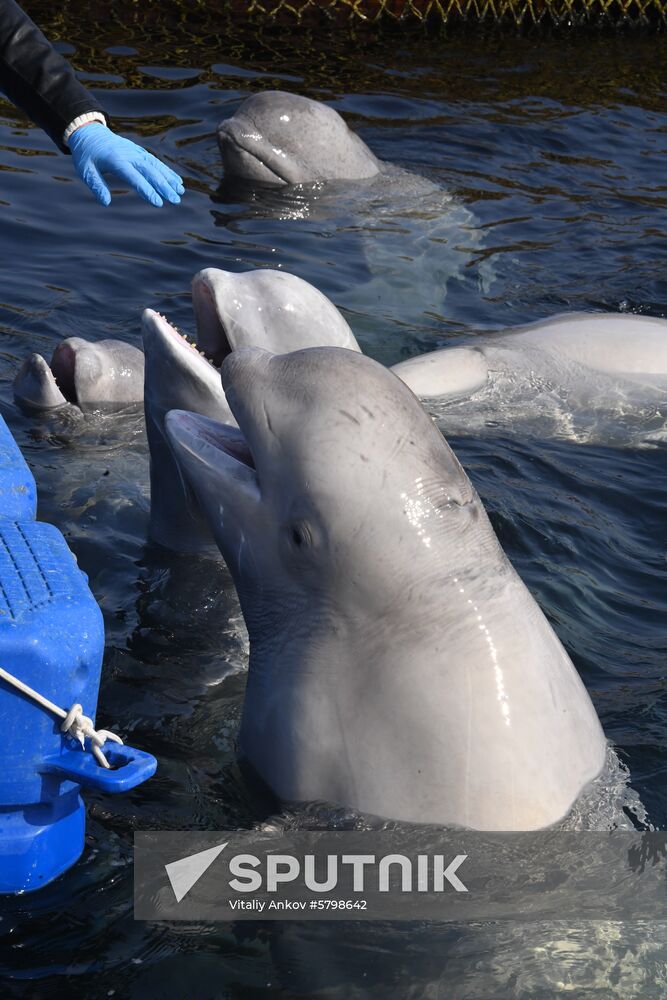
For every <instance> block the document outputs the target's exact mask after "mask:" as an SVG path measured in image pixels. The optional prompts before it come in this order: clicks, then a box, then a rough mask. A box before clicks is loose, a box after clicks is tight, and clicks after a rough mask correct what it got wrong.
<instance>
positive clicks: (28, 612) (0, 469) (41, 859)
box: [0, 418, 157, 893]
mask: <svg viewBox="0 0 667 1000" xmlns="http://www.w3.org/2000/svg"><path fill="white" fill-rule="evenodd" d="M35 511H36V487H35V481H34V478H33V476H32V474H31V472H30V470H29V469H28V466H27V465H26V463H25V461H24V459H23V456H22V455H21V452H20V450H19V448H18V446H17V445H16V442H15V441H14V439H13V437H12V436H11V434H10V432H9V430H8V429H7V426H6V424H5V423H4V421H3V420H2V418H0V668H2V669H3V670H5V671H8V672H9V673H10V674H12V675H13V676H14V677H15V678H17V679H18V680H20V681H21V682H22V683H23V684H24V685H27V686H28V688H30V689H32V691H33V692H34V693H37V694H39V695H41V696H42V697H43V698H46V699H48V701H49V702H51V703H52V709H53V710H49V709H48V708H45V707H44V706H43V705H42V704H39V703H38V701H36V700H35V697H34V696H33V695H31V694H30V693H25V692H23V691H20V690H17V688H16V687H15V686H14V685H13V684H12V683H9V682H8V681H7V680H6V679H4V678H2V677H0V893H16V892H27V891H30V890H33V889H39V888H41V887H42V886H44V885H46V884H47V883H48V882H50V881H52V880H53V879H54V878H56V877H57V876H58V875H60V874H61V873H62V872H64V871H65V870H66V869H67V868H69V867H70V866H71V865H73V864H74V863H75V861H77V859H78V858H79V856H80V855H81V852H82V851H83V845H84V833H85V809H84V804H83V800H82V798H81V795H80V792H81V789H82V788H85V787H88V788H95V789H97V790H99V791H104V792H123V791H126V790H127V789H129V788H133V787H134V786H135V785H138V784H140V783H141V782H142V781H145V780H146V778H149V777H150V776H151V775H152V774H153V773H154V772H155V769H156V767H157V762H156V760H155V758H154V757H153V756H152V755H151V754H148V753H144V752H143V751H141V750H136V749H134V748H133V747H128V746H125V745H122V744H120V743H115V742H111V740H109V739H108V740H107V741H106V742H105V743H104V744H103V746H102V747H101V748H100V749H101V754H100V749H98V750H95V747H96V743H97V744H99V741H98V740H97V734H96V733H95V731H94V729H93V727H94V719H95V710H96V707H97V694H98V689H99V684H100V673H101V669H102V655H103V652H104V625H103V621H102V614H101V612H100V609H99V607H98V606H97V604H96V602H95V600H94V598H93V596H92V594H91V592H90V590H89V588H88V583H87V578H86V576H85V575H84V574H83V573H82V572H81V570H79V568H78V567H77V564H76V560H75V558H74V556H73V555H72V553H71V552H70V550H69V548H68V547H67V544H66V542H65V540H64V538H63V536H62V535H61V534H60V532H59V531H58V530H57V529H56V528H54V527H53V526H52V525H50V524H43V523H40V522H38V521H35ZM72 706H74V708H73V710H72V712H70V711H69V710H70V708H72ZM79 706H80V707H79ZM59 709H60V713H59V714H58V710H59ZM63 710H64V711H63ZM64 714H67V715H68V719H67V720H66V723H65V724H67V723H68V722H71V721H72V719H73V718H74V717H75V716H76V719H75V721H74V724H73V725H72V726H70V729H69V731H68V732H63V731H62V729H61V727H62V725H63V718H62V716H63V715H64ZM86 717H87V718H86ZM91 732H92V734H93V736H92V740H91ZM105 735H106V734H105V733H102V734H101V736H102V738H104V736H105ZM75 736H78V739H76V738H75ZM112 738H113V737H112ZM91 750H92V751H94V752H91ZM95 752H96V753H97V757H96V756H95ZM102 754H103V756H102ZM98 758H99V759H98ZM105 760H106V762H107V763H108V767H105V766H103V763H100V761H102V762H104V761H105Z"/></svg>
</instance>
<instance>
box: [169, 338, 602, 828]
mask: <svg viewBox="0 0 667 1000" xmlns="http://www.w3.org/2000/svg"><path fill="white" fill-rule="evenodd" d="M221 378H222V385H223V388H224V392H225V397H226V400H227V403H228V405H229V407H230V409H231V412H232V414H233V417H234V421H235V423H234V424H233V425H232V424H231V423H228V422H221V421H219V420H214V419H211V418H208V417H206V416H201V415H197V414H193V413H189V412H187V411H172V412H170V413H168V414H167V416H166V419H165V427H166V432H167V436H168V438H169V441H170V442H171V445H172V447H173V449H174V453H175V455H176V458H177V461H178V464H179V467H180V469H181V471H182V473H183V475H184V477H185V478H186V479H187V480H188V482H189V484H190V486H191V488H192V489H193V490H194V492H195V494H196V496H197V499H198V501H199V505H200V507H201V510H202V511H203V513H204V516H205V517H206V519H207V521H208V523H209V525H210V528H211V530H212V532H213V534H214V536H215V539H216V542H217V544H218V546H219V548H220V551H221V553H222V555H223V556H224V559H225V561H226V563H227V565H228V567H229V569H230V571H231V574H232V577H233V579H234V583H235V585H236V589H237V592H238V596H239V601H240V604H241V609H242V612H243V615H244V618H245V622H246V625H247V628H248V634H249V638H250V662H249V673H248V684H247V690H246V695H245V703H244V707H243V716H242V722H241V727H240V733H239V748H240V752H241V754H242V755H243V757H244V758H245V760H246V761H247V762H248V763H249V764H250V765H251V766H252V768H254V770H255V771H256V772H257V773H258V774H259V776H260V778H262V779H263V781H264V782H265V783H266V784H267V785H268V786H269V787H270V788H271V789H272V791H273V792H274V793H275V794H276V795H277V796H278V797H279V798H280V799H282V800H284V801H286V802H304V801H313V800H325V801H327V802H330V803H334V804H337V805H343V806H345V807H347V808H352V809H355V810H358V811H360V812H362V813H365V814H370V815H374V816H380V817H385V818H390V819H393V820H399V821H407V822H410V823H413V822H414V823H436V824H445V825H448V826H451V825H453V826H457V827H464V828H470V829H476V830H508V831H515V830H537V829H541V828H544V827H548V826H550V825H552V824H554V823H557V822H558V821H559V820H560V819H561V818H562V817H564V816H565V815H566V814H567V813H568V812H569V810H570V809H571V807H572V806H573V803H575V801H576V800H577V799H578V797H579V796H580V794H581V793H582V791H583V790H584V789H585V788H587V786H588V785H589V783H590V782H591V781H592V780H593V779H595V777H596V776H597V775H598V774H599V773H600V772H601V770H602V768H603V765H604V762H605V756H606V750H607V746H606V741H605V737H604V734H603V731H602V728H601V726H600V723H599V721H598V718H597V715H596V713H595V710H594V708H593V705H592V703H591V700H590V698H589V695H588V693H587V691H586V689H585V687H584V685H583V683H582V681H581V680H580V678H579V675H578V674H577V671H576V670H575V668H574V666H573V664H572V662H571V661H570V659H569V657H568V656H567V654H566V652H565V650H564V649H563V647H562V645H561V643H560V642H559V640H558V638H557V637H556V635H555V633H554V631H553V629H552V628H551V626H550V625H549V624H548V622H547V620H546V618H545V617H544V615H543V613H542V611H541V610H540V608H539V607H538V605H537V603H536V602H535V600H534V599H533V597H532V596H531V594H530V592H529V591H528V590H527V588H526V587H525V585H524V584H523V582H522V580H521V579H520V578H519V576H518V575H517V573H516V571H515V570H514V568H513V567H512V565H511V564H510V562H509V560H508V558H507V556H506V555H505V553H504V552H503V550H502V548H501V546H500V544H499V542H498V540H497V538H496V536H495V534H494V532H493V529H492V527H491V524H490V522H489V520H488V517H487V515H486V512H485V510H484V508H483V506H482V503H481V501H480V499H479V497H478V495H477V493H476V492H475V490H474V488H473V486H472V485H471V483H470V481H469V479H468V477H467V475H466V474H465V472H464V471H463V469H462V468H461V466H460V464H459V462H458V461H457V459H456V457H455V456H454V454H453V452H452V451H451V449H450V448H449V446H448V444H447V443H446V441H445V439H444V438H443V436H442V435H441V434H440V432H439V431H438V429H437V427H436V426H435V425H434V423H433V421H432V420H431V419H430V417H429V416H428V414H427V413H426V412H425V411H424V409H423V407H422V406H421V405H420V403H419V401H418V400H417V399H416V398H415V396H414V395H413V394H412V393H411V392H410V391H409V390H408V388H407V387H406V386H405V385H404V384H403V383H402V382H401V381H400V380H399V379H398V378H397V377H396V376H395V375H393V374H392V373H391V372H389V371H387V369H385V368H384V367H383V366H381V365H380V364H378V363H377V362H375V361H372V360H371V359H370V358H367V357H364V356H363V355H361V354H359V353H357V352H353V351H349V350H344V349H340V348H331V347H322V348H320V347H316V348H310V349H306V350H300V351H297V352H294V353H290V354H285V355H274V354H271V353H269V352H266V351H262V350H258V349H244V350H239V351H235V352H233V353H232V354H230V355H228V356H227V357H226V358H225V360H224V362H223V364H222V369H221Z"/></svg>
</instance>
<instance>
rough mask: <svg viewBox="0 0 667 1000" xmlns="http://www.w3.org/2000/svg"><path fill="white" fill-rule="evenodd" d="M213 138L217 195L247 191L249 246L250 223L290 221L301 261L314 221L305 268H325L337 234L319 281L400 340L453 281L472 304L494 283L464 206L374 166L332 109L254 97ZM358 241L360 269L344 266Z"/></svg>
mask: <svg viewBox="0 0 667 1000" xmlns="http://www.w3.org/2000/svg"><path fill="white" fill-rule="evenodd" d="M217 135H218V143H219V146H220V151H221V157H222V163H223V168H224V171H225V185H226V186H230V185H231V191H232V193H233V194H234V195H236V194H237V193H238V192H239V190H241V191H243V190H245V192H246V202H247V205H246V210H245V213H246V217H245V219H241V218H239V219H236V218H235V224H236V225H241V226H243V229H244V231H245V232H246V234H247V235H248V237H249V238H252V218H253V217H254V216H259V217H261V218H262V219H265V218H267V217H268V218H275V219H277V220H280V221H281V222H282V223H283V226H284V225H286V224H288V223H290V222H291V223H295V224H296V225H299V226H300V227H301V228H300V238H301V245H300V249H301V251H302V252H305V253H308V252H309V246H308V237H309V232H310V230H309V228H308V227H307V226H305V225H304V222H305V220H308V219H312V220H314V221H317V223H318V225H317V230H316V235H317V243H315V244H314V245H313V248H312V256H313V259H314V260H316V261H319V260H321V259H322V258H323V247H322V239H321V237H322V236H323V235H331V236H332V237H333V236H335V239H336V242H335V244H334V246H335V247H336V248H337V255H336V256H334V257H332V258H331V259H330V260H329V259H326V258H325V261H324V262H323V264H322V276H323V277H326V279H327V280H328V281H329V282H330V283H331V284H329V285H328V286H327V288H329V289H330V290H333V283H334V282H336V289H335V290H336V292H337V300H338V301H340V302H341V303H342V304H344V305H345V306H346V307H348V308H350V309H354V310H355V311H356V312H359V313H360V314H361V315H362V316H363V315H364V313H365V311H366V310H367V309H368V308H369V307H370V308H374V309H375V310H376V311H377V310H380V312H381V314H382V316H383V317H384V318H385V319H386V320H387V322H390V323H391V324H392V325H396V329H397V331H400V330H401V324H402V323H403V324H404V323H406V322H407V321H409V320H411V321H414V320H416V319H418V318H419V319H420V320H421V322H428V323H429V324H432V322H433V320H432V319H431V318H428V317H430V314H431V313H435V314H436V315H437V314H438V313H442V307H443V300H444V299H445V295H446V294H447V290H448V286H449V285H450V283H451V282H454V281H457V282H458V283H459V284H460V285H461V287H462V288H463V289H464V290H465V291H466V293H467V292H469V293H471V294H472V293H473V292H474V291H475V290H477V288H479V287H484V288H486V287H487V286H488V285H489V284H490V282H491V280H492V274H491V270H490V264H489V263H488V262H484V261H482V260H481V259H480V258H481V254H480V253H479V251H480V246H481V230H480V229H479V228H478V226H477V223H476V220H475V218H474V216H473V214H472V213H471V212H470V210H469V209H468V208H467V207H466V206H465V205H464V204H463V203H462V202H461V200H460V199H457V198H456V197H455V196H454V195H453V194H452V192H450V191H448V190H447V189H446V188H444V187H443V186H442V185H441V184H438V183H435V182H434V181H433V180H430V179H429V178H427V177H424V176H421V175H420V174H418V173H415V172H413V171H411V170H408V169H405V168H404V167H402V166H399V165H397V164H395V163H391V162H389V161H387V160H383V159H380V158H379V157H378V156H376V154H375V153H374V152H373V151H372V150H371V149H370V148H369V146H367V145H366V143H364V142H363V140H362V139H361V138H360V137H359V136H358V135H356V133H355V132H353V131H352V129H350V128H349V127H348V125H347V124H346V122H345V120H344V119H343V118H342V116H341V115H340V114H339V113H338V112H337V111H336V110H335V109H334V108H332V107H330V106H329V105H328V104H325V103H323V102H321V101H315V100H312V99H311V98H308V97H304V96H301V95H299V94H290V93H287V92H285V91H278V90H270V91H264V92H262V93H256V94H252V95H251V96H250V97H248V98H246V99H245V100H244V101H243V102H242V103H241V105H240V106H239V108H238V109H237V110H236V111H235V113H234V114H233V115H232V116H231V117H230V118H227V119H225V120H224V121H222V122H221V123H220V125H219V126H218V132H217ZM223 193H225V187H224V186H223ZM226 196H227V195H226V194H225V197H226ZM265 230H266V226H264V227H263V229H262V238H265V237H266V232H265ZM304 241H305V242H304ZM359 243H360V244H361V248H362V254H363V264H362V265H361V266H360V265H359V264H358V263H356V262H355V263H354V264H352V263H351V262H352V261H353V260H354V256H355V252H354V247H355V246H356V245H359ZM325 252H326V251H325ZM325 263H326V266H325ZM350 279H352V280H350ZM318 283H319V281H318Z"/></svg>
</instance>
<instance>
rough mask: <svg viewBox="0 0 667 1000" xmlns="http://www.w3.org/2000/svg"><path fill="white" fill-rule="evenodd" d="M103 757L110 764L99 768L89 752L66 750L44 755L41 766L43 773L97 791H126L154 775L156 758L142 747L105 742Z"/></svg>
mask: <svg viewBox="0 0 667 1000" xmlns="http://www.w3.org/2000/svg"><path fill="white" fill-rule="evenodd" d="M104 756H105V757H106V759H107V760H108V761H109V764H110V765H111V767H110V768H109V769H107V768H106V767H100V765H99V764H98V763H97V761H96V760H95V758H94V757H93V755H92V753H88V752H87V751H85V750H65V751H63V753H61V754H59V756H57V757H47V759H46V760H45V761H44V763H43V764H42V765H41V767H40V769H39V770H40V771H41V773H42V774H55V775H58V776H59V777H62V778H68V779H69V780H70V781H75V782H76V783H77V785H83V786H84V787H86V788H97V789H98V790H99V791H100V792H126V791H128V789H130V788H134V787H135V786H136V785H140V784H141V782H142V781H146V780H147V779H148V778H150V777H152V776H153V775H154V774H155V771H156V769H157V760H156V759H155V757H154V756H153V754H150V753H146V751H145V750H137V749H136V748H135V747H128V746H125V744H122V745H121V744H119V743H111V742H110V741H107V742H106V743H105V745H104Z"/></svg>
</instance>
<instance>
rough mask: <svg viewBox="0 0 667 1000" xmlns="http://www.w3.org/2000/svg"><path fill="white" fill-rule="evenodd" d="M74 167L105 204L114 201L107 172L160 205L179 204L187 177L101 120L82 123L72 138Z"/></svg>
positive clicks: (156, 205) (154, 203)
mask: <svg viewBox="0 0 667 1000" xmlns="http://www.w3.org/2000/svg"><path fill="white" fill-rule="evenodd" d="M68 144H69V148H70V150H71V153H72V159H73V160H74V167H75V169H76V172H77V173H78V175H79V177H80V178H81V180H82V181H83V182H84V184H87V185H88V187H89V188H90V190H91V191H92V192H93V194H94V195H95V198H96V199H97V201H98V202H99V203H100V204H101V205H108V204H109V203H110V202H111V192H110V191H109V188H108V187H107V185H106V183H105V181H104V179H103V175H104V176H106V175H108V174H112V175H113V176H115V177H119V178H120V179H121V180H124V181H125V182H126V183H127V184H129V185H130V187H132V188H134V190H135V191H136V192H137V194H139V195H141V197H142V198H143V199H144V200H145V201H147V202H149V203H150V204H151V205H154V206H155V207H156V208H160V207H161V206H162V205H163V203H164V201H163V200H166V201H169V202H171V204H172V205H178V203H179V202H180V200H181V198H180V196H181V195H182V194H183V193H184V191H185V188H184V186H183V181H182V180H181V178H180V177H179V176H178V174H177V173H175V172H174V171H173V170H171V169H170V168H169V167H168V166H166V164H164V163H162V161H161V160H158V159H157V157H155V156H153V155H152V154H151V153H148V152H147V151H146V150H145V149H143V148H142V147H141V146H138V145H137V144H136V143H135V142H131V140H130V139H123V138H122V137H121V136H119V135H116V134H115V133H114V132H112V131H111V129H110V128H107V126H106V125H102V124H101V123H99V122H94V123H92V124H89V125H82V126H81V127H80V128H78V129H77V130H76V131H75V132H73V133H72V135H71V136H70V137H69V140H68Z"/></svg>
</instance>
